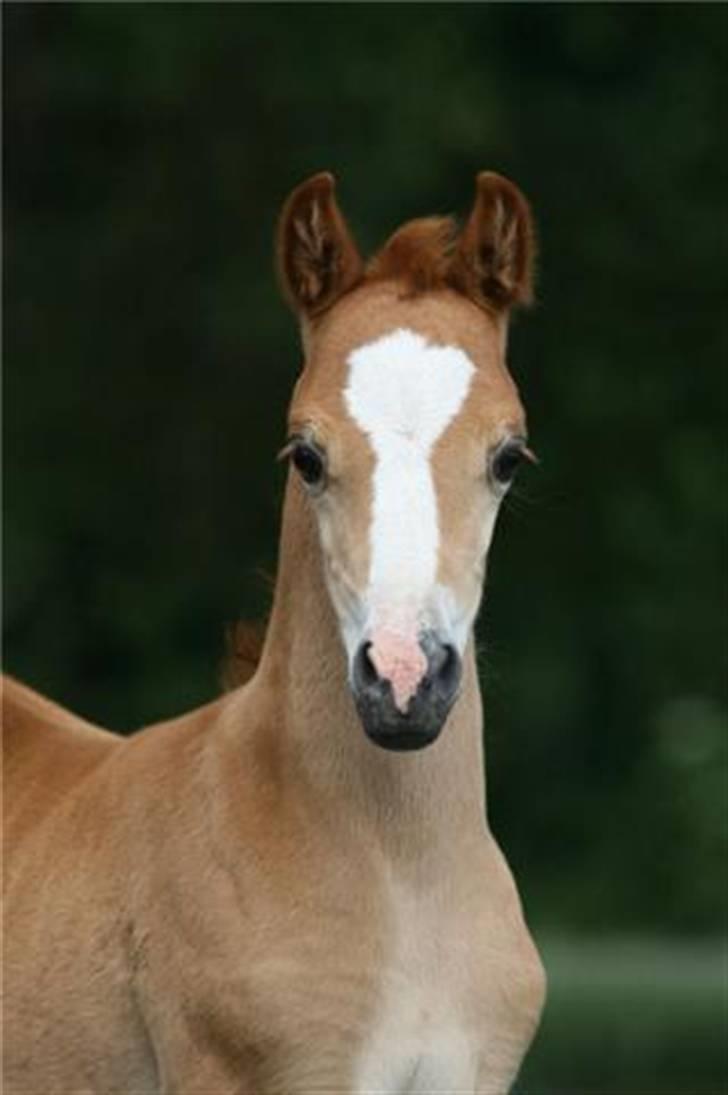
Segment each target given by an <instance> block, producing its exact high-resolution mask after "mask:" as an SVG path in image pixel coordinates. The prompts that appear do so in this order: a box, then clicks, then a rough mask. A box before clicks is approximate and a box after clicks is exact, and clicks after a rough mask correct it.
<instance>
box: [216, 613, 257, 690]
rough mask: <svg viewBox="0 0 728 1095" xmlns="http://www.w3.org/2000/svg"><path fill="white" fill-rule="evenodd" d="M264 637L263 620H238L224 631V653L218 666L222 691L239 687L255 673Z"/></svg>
mask: <svg viewBox="0 0 728 1095" xmlns="http://www.w3.org/2000/svg"><path fill="white" fill-rule="evenodd" d="M264 638H265V622H264V621H259V620H238V622H237V623H235V624H232V625H231V626H230V627H228V629H227V631H226V632H225V653H224V655H223V659H222V664H221V666H220V671H219V677H220V684H221V685H222V689H223V691H224V692H231V691H232V690H233V689H234V688H239V687H240V686H241V685H242V684H245V683H246V681H249V680H250V678H251V677H252V676H253V674H254V673H255V671H256V669H257V668H258V662H259V661H260V655H261V651H262V649H263V640H264Z"/></svg>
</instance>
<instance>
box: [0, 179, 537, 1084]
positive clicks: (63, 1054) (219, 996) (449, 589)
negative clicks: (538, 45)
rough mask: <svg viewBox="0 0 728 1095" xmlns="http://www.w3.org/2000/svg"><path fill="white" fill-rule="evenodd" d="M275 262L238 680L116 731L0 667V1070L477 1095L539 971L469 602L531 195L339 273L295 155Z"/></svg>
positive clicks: (479, 203) (507, 446)
mask: <svg viewBox="0 0 728 1095" xmlns="http://www.w3.org/2000/svg"><path fill="white" fill-rule="evenodd" d="M278 265H279V270H280V276H281V281H282V285H283V289H284V292H285V295H286V297H287V298H288V300H289V301H290V303H291V304H292V305H293V307H294V308H295V310H296V312H297V314H298V316H299V318H300V323H301V329H302V338H303V347H304V356H305V364H304V367H303V371H302V373H301V375H300V377H299V379H298V382H297V384H296V387H295V390H294V394H293V398H292V401H291V406H290V413H289V432H288V440H287V443H286V445H285V447H284V455H285V456H287V458H288V459H289V461H290V472H289V477H288V484H287V488H286V495H285V502H284V508H283V524H282V533H281V545H280V561H279V568H278V576H277V581H276V587H275V595H274V601H273V608H272V613H271V617H270V621H269V625H268V628H267V632H266V635H265V640H264V643H263V648H262V652H261V656H260V661H259V664H258V665H257V668H256V669H255V671H254V672H253V674H252V676H251V677H250V679H249V680H248V681H247V682H246V683H245V684H244V685H243V686H242V687H239V688H235V689H233V690H232V691H230V692H228V693H227V694H226V695H224V696H223V697H222V698H220V699H218V700H217V701H216V702H214V703H211V704H210V705H208V706H207V707H204V708H202V709H200V710H197V711H193V712H192V713H190V714H186V715H184V716H182V717H181V718H178V719H175V720H173V721H170V722H167V723H163V724H160V725H157V726H154V727H150V728H148V729H146V730H144V731H142V732H140V733H138V734H135V735H133V736H132V737H131V738H128V739H122V738H120V737H117V736H115V735H113V734H110V733H107V732H106V731H104V730H101V729H98V728H96V727H94V726H91V725H89V724H88V723H86V722H84V721H82V720H81V719H79V718H76V717H75V716H73V715H71V714H69V713H68V712H66V711H64V710H63V709H61V708H60V707H57V706H55V705H54V704H52V703H51V702H49V701H48V700H46V699H44V698H42V697H41V696H39V695H38V694H37V693H34V692H32V691H30V690H29V689H27V688H25V687H23V686H22V685H19V684H17V683H15V682H13V681H8V682H7V683H6V685H5V727H6V729H5V742H6V761H5V764H6V772H5V809H6V814H5V837H6V851H5V909H6V919H5V963H4V965H5V992H6V996H5V1065H4V1068H5V1091H6V1092H7V1095H20V1093H24V1092H25V1093H30V1092H33V1093H35V1095H37V1093H38V1092H41V1091H42V1092H44V1093H47V1095H52V1093H58V1095H61V1093H67V1092H71V1091H73V1092H88V1093H90V1092H93V1093H99V1095H113V1093H117V1095H122V1093H123V1095H128V1093H131V1092H134V1093H135V1095H142V1093H152V1092H156V1093H161V1092H164V1093H172V1092H175V1093H179V1095H202V1093H205V1095H213V1093H220V1095H223V1093H225V1095H227V1093H230V1095H232V1093H233V1092H234V1093H237V1095H274V1093H275V1095H313V1093H314V1092H315V1093H317V1095H320V1093H323V1092H327V1093H329V1095H333V1093H334V1092H336V1093H339V1095H364V1093H370V1092H387V1093H388V1095H395V1093H403V1092H410V1093H415V1095H424V1093H425V1092H427V1093H434V1092H438V1093H441V1095H445V1093H447V1095H451V1093H453V1092H458V1093H466V1092H470V1093H476V1092H477V1093H479V1095H485V1093H488V1095H504V1093H505V1092H507V1091H508V1090H509V1088H510V1087H511V1085H512V1083H513V1080H514V1077H515V1075H516V1073H517V1071H518V1068H519V1065H520V1063H521V1061H522V1058H523V1056H524V1054H525V1052H526V1050H527V1048H528V1045H529V1043H530V1041H531V1038H532V1036H533V1033H534V1030H535V1028H536V1025H537V1021H538V1017H539V1013H540V1011H541V1006H542V1001H543V996H544V976H543V970H542V966H541V963H540V961H539V958H538V956H537V953H536V950H535V948H534V946H533V943H532V941H531V937H530V935H529V932H528V930H527V928H526V926H525V924H524V920H523V916H522V912H521V906H520V903H519V899H518V896H517V892H516V888H515V885H514V883H513V880H512V877H511V874H510V871H509V869H508V867H507V865H506V863H505V861H504V858H503V856H502V854H501V852H500V850H499V848H498V846H497V844H496V842H495V840H494V839H493V836H492V835H491V833H490V831H489V828H488V824H487V819H486V810H485V792H484V778H483V754H482V741H481V698H480V691H479V686H478V678H477V674H476V666H475V654H474V641H473V623H474V620H475V616H476V613H477V610H478V605H479V602H480V597H481V590H482V583H483V576H484V573H485V560H486V555H487V551H488V547H489V543H490V540H491V536H492V533H493V527H494V524H495V520H496V516H497V513H498V510H499V507H500V504H501V501H502V499H503V497H504V495H505V494H506V492H507V490H508V487H509V484H510V482H511V480H512V478H513V476H514V474H515V471H516V468H517V466H518V464H519V463H520V462H521V461H522V460H524V459H528V458H529V457H530V456H531V454H530V450H529V449H528V447H527V439H526V424H525V417H524V411H523V408H522V406H521V403H520V401H519V398H518V393H517V390H516V387H515V385H514V382H513V380H512V379H511V377H510V375H509V373H508V370H507V368H506V362H505V356H506V332H507V326H508V318H509V313H510V311H511V309H512V308H513V306H515V305H518V304H521V303H524V302H526V301H527V300H528V299H529V297H530V293H531V266H532V228H531V218H530V213H529V209H528V205H527V203H526V201H525V199H524V198H523V196H522V195H521V193H520V192H519V190H518V189H517V188H516V187H515V186H514V185H513V184H512V183H510V182H508V181H507V180H505V179H503V178H501V177H499V176H497V175H494V174H489V173H483V174H481V175H479V176H478V179H477V187H476V198H475V204H474V207H473V209H472V212H471V214H470V217H469V219H468V221H467V223H466V225H465V227H464V229H463V230H462V232H461V233H459V234H458V232H457V230H456V228H455V225H454V224H453V222H452V221H450V220H449V219H443V218H427V219H423V220H416V221H412V222H409V223H408V224H405V225H404V226H403V227H402V228H400V229H399V230H398V231H397V232H396V233H395V234H394V235H393V236H392V237H391V238H390V240H389V241H388V242H387V243H386V244H385V246H384V247H383V248H382V250H381V251H380V252H379V253H378V254H377V255H376V256H375V257H374V258H373V259H372V260H371V261H370V262H369V263H368V264H365V263H364V262H363V261H362V259H361V257H360V255H359V252H358V250H357V247H356V245H355V243H354V241H353V239H352V236H351V234H350V232H349V230H348V228H347V226H346V223H345V221H344V218H343V216H342V214H341V212H340V210H339V208H338V205H337V203H336V199H335V193H334V182H333V179H332V177H331V176H330V175H329V174H320V175H317V176H315V177H314V178H312V179H310V180H309V181H308V182H306V183H304V184H303V185H302V186H300V187H299V188H298V189H297V190H295V191H294V192H293V194H292V195H291V196H290V198H289V199H288V202H287V203H286V205H285V206H284V209H283V212H282V215H281V220H280V226H279V232H278Z"/></svg>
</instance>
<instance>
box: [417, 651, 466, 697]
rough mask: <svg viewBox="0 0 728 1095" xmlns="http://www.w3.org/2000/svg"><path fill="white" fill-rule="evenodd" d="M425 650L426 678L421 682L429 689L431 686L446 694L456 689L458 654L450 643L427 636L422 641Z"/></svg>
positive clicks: (459, 670)
mask: <svg viewBox="0 0 728 1095" xmlns="http://www.w3.org/2000/svg"><path fill="white" fill-rule="evenodd" d="M423 649H425V650H426V651H427V678H426V680H425V681H424V682H423V685H424V687H425V688H426V689H427V690H428V691H429V690H431V689H432V688H433V687H434V688H436V689H437V691H438V692H440V693H442V694H444V695H447V694H449V693H452V692H454V691H455V690H456V688H457V686H458V684H459V682H460V672H461V663H460V655H459V654H458V652H457V650H456V649H455V647H454V646H452V645H451V644H450V643H443V642H440V641H439V640H438V639H436V638H435V637H434V636H428V638H427V639H426V640H425V642H424V643H423Z"/></svg>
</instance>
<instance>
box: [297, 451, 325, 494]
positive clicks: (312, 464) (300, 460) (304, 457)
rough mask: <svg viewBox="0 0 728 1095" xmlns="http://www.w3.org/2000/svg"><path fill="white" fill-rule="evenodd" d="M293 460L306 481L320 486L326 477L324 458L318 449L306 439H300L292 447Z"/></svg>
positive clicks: (313, 485)
mask: <svg viewBox="0 0 728 1095" xmlns="http://www.w3.org/2000/svg"><path fill="white" fill-rule="evenodd" d="M291 460H292V461H293V466H294V467H295V469H296V471H297V472H298V474H299V475H300V476H301V478H302V479H303V481H304V483H306V484H308V486H309V487H316V486H318V485H319V484H320V483H321V482H322V480H323V477H324V460H323V456H322V455H321V453H320V452H319V451H318V449H315V448H314V447H313V445H309V444H307V443H306V442H305V441H298V442H297V443H296V444H295V445H294V446H293V448H292V449H291Z"/></svg>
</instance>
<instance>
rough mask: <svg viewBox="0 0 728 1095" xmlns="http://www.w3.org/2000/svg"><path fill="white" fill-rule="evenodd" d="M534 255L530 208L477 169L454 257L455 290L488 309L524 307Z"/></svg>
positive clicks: (509, 186)
mask: <svg viewBox="0 0 728 1095" xmlns="http://www.w3.org/2000/svg"><path fill="white" fill-rule="evenodd" d="M534 252H535V245H534V233H533V221H532V218H531V210H530V207H529V204H528V202H527V201H526V199H525V198H524V196H523V194H522V193H521V191H520V190H519V189H518V187H517V186H515V185H514V184H513V183H512V182H509V180H508V179H504V178H503V176H502V175H496V174H495V173H494V172H492V171H481V173H480V174H479V175H478V177H477V180H476V190H475V204H474V206H473V210H472V212H471V214H470V218H469V220H468V222H467V224H466V225H465V228H464V229H463V232H462V234H461V236H460V239H459V241H458V244H457V248H456V251H455V255H454V257H453V266H452V278H453V282H454V284H455V286H456V287H457V288H458V289H459V290H460V291H461V292H463V293H465V294H466V295H467V296H469V297H471V298H472V299H473V300H474V301H475V302H476V303H477V304H480V305H481V306H482V307H486V308H488V309H489V310H491V311H493V310H495V311H499V312H501V311H507V310H508V309H509V308H512V307H513V306H514V305H516V304H529V303H530V302H531V300H532V296H533V280H532V279H533V259H534Z"/></svg>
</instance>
